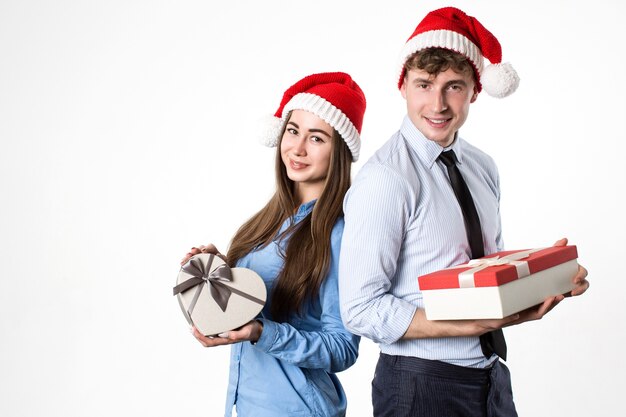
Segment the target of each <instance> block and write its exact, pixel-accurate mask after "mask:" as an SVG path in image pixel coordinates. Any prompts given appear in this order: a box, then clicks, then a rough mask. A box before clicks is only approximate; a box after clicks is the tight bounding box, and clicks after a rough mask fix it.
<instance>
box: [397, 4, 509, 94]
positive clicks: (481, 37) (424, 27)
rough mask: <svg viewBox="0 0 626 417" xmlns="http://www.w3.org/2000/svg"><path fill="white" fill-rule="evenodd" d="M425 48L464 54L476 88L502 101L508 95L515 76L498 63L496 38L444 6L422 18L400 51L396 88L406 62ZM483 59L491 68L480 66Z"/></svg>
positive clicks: (473, 19) (499, 54)
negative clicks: (469, 65)
mask: <svg viewBox="0 0 626 417" xmlns="http://www.w3.org/2000/svg"><path fill="white" fill-rule="evenodd" d="M426 48H444V49H449V50H452V51H455V52H458V53H460V54H462V55H465V56H466V57H467V58H468V59H469V60H470V62H471V63H472V65H473V66H474V74H475V75H476V80H477V83H478V84H477V89H478V91H479V92H480V90H481V87H482V88H484V89H485V91H486V92H487V94H489V95H490V96H494V97H498V98H502V97H506V96H508V95H510V94H512V93H513V92H514V91H515V90H516V89H517V86H518V85H519V77H518V75H517V73H516V72H515V70H514V69H513V67H512V66H511V65H510V64H509V63H502V62H501V61H502V48H501V46H500V42H498V39H496V37H495V36H494V35H493V34H492V33H491V32H489V31H488V30H487V29H485V27H484V26H483V25H482V24H481V23H480V22H479V21H478V20H477V19H476V18H474V17H472V16H468V15H467V14H465V12H463V11H462V10H459V9H457V8H454V7H444V8H442V9H438V10H434V11H432V12H430V13H428V14H427V15H426V17H424V19H423V20H422V21H421V22H420V23H419V24H418V25H417V27H416V28H415V31H414V32H413V34H412V35H411V36H410V37H409V39H408V40H407V42H406V44H405V45H404V47H403V48H402V51H401V54H400V62H399V64H400V65H399V67H400V68H399V71H398V72H399V74H400V78H399V80H398V88H400V87H402V83H403V82H404V76H405V70H404V64H405V62H406V60H407V59H408V58H409V57H410V56H411V55H413V54H414V53H415V52H417V51H420V50H422V49H426ZM483 57H484V58H487V59H488V60H489V62H491V65H487V66H486V67H485V65H484V62H483V61H484V59H483Z"/></svg>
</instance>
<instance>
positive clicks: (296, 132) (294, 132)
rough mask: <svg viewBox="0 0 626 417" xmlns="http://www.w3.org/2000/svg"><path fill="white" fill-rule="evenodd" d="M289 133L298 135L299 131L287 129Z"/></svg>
mask: <svg viewBox="0 0 626 417" xmlns="http://www.w3.org/2000/svg"><path fill="white" fill-rule="evenodd" d="M287 132H289V133H291V134H292V135H297V134H298V131H297V130H296V129H294V128H292V127H290V128H287Z"/></svg>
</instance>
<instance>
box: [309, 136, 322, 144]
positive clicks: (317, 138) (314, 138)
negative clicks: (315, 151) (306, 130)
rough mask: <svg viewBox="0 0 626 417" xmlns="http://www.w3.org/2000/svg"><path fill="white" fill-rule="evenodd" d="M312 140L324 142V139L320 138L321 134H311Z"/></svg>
mask: <svg viewBox="0 0 626 417" xmlns="http://www.w3.org/2000/svg"><path fill="white" fill-rule="evenodd" d="M311 140H312V141H313V142H315V143H324V139H322V138H320V137H319V136H311Z"/></svg>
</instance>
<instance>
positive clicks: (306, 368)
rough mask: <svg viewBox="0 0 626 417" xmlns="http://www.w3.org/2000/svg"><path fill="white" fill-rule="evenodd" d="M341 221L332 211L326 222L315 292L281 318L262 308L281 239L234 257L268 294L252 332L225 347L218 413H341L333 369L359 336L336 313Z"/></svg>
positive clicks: (306, 209) (270, 416)
mask: <svg viewBox="0 0 626 417" xmlns="http://www.w3.org/2000/svg"><path fill="white" fill-rule="evenodd" d="M313 204H314V202H309V203H306V204H303V205H302V206H300V207H299V209H298V211H297V213H296V214H295V215H294V217H293V218H291V219H288V220H286V221H285V223H284V224H283V225H282V227H281V232H282V231H283V230H285V229H286V228H287V227H288V226H289V225H290V224H291V222H298V221H300V220H302V219H303V218H304V217H305V216H306V215H307V214H308V213H310V212H311V210H312V209H313ZM343 225H344V223H343V219H340V220H339V221H337V223H336V224H335V226H334V228H333V231H332V235H331V241H330V245H331V261H330V269H329V272H328V276H327V277H326V279H325V280H324V281H323V283H322V285H321V287H320V291H319V295H318V297H316V298H315V299H314V300H311V301H310V302H308V303H307V304H306V307H305V309H304V310H303V313H302V315H300V316H297V317H293V318H292V319H291V320H290V321H289V323H277V322H275V321H272V320H271V313H270V308H269V306H270V305H271V302H272V300H271V293H272V286H273V284H274V281H275V280H276V278H277V276H278V274H279V272H280V270H281V268H282V267H283V258H282V257H281V248H283V249H284V247H285V244H286V243H287V242H286V239H283V240H282V241H274V242H272V243H271V244H270V245H268V246H266V247H264V248H262V249H259V250H256V251H253V252H251V253H249V254H248V255H246V256H245V257H243V258H242V259H241V260H239V262H238V263H237V266H239V267H245V268H250V269H252V270H254V271H256V272H257V273H258V274H259V275H260V276H261V277H262V278H263V280H264V281H265V284H266V286H267V291H268V300H267V303H266V305H265V307H264V308H263V311H262V313H261V317H260V318H259V319H260V320H261V321H262V322H263V333H262V334H261V337H260V339H259V340H258V341H257V342H256V343H255V344H252V343H250V342H244V343H237V344H235V345H233V346H232V348H231V365H230V380H229V386H228V396H227V399H226V413H225V415H226V416H231V412H232V408H233V405H235V406H236V409H237V415H238V416H239V417H249V416H250V417H264V416H267V417H276V416H343V415H345V410H346V396H345V393H344V391H343V388H342V387H341V384H340V383H339V380H338V378H337V377H336V376H335V375H334V373H335V372H340V371H343V370H344V369H347V368H348V367H349V366H351V365H352V364H353V363H354V362H355V361H356V358H357V355H358V344H359V338H358V337H357V336H354V335H352V334H350V333H349V332H348V331H347V330H346V329H345V328H344V326H343V323H342V321H341V316H340V313H339V295H338V289H337V269H338V260H339V249H340V243H341V235H342V233H343ZM279 234H280V233H279ZM283 253H284V252H283ZM301 256H302V257H305V256H307V254H305V253H303V254H301Z"/></svg>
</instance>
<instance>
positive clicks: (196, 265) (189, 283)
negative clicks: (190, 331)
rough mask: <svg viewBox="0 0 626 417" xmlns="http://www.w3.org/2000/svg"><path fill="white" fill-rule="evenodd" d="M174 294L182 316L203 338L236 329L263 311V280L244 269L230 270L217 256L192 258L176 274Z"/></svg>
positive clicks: (254, 273) (264, 299) (202, 255)
mask: <svg viewBox="0 0 626 417" xmlns="http://www.w3.org/2000/svg"><path fill="white" fill-rule="evenodd" d="M174 295H176V297H177V298H178V302H179V304H180V308H181V309H182V311H183V315H184V316H185V318H186V319H187V321H188V322H189V324H192V325H194V326H195V327H196V328H197V329H198V331H199V332H200V333H202V334H204V335H205V336H214V335H217V334H219V333H222V332H226V331H229V330H233V329H236V328H238V327H240V326H242V325H244V324H246V323H247V322H249V321H250V320H252V319H253V318H255V317H256V316H257V315H258V314H259V312H260V311H261V310H262V309H263V306H264V305H265V301H266V299H267V290H266V288H265V283H264V282H263V279H262V278H261V277H260V276H259V275H258V274H257V273H256V272H254V271H253V270H251V269H248V268H230V267H229V266H228V265H227V264H226V263H225V262H224V261H223V260H222V259H221V258H219V257H218V256H215V255H212V254H208V253H201V254H199V255H195V256H193V257H192V258H191V259H189V261H188V262H187V263H185V264H184V265H183V266H182V267H181V268H180V272H179V273H178V277H177V279H176V286H175V287H174Z"/></svg>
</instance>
